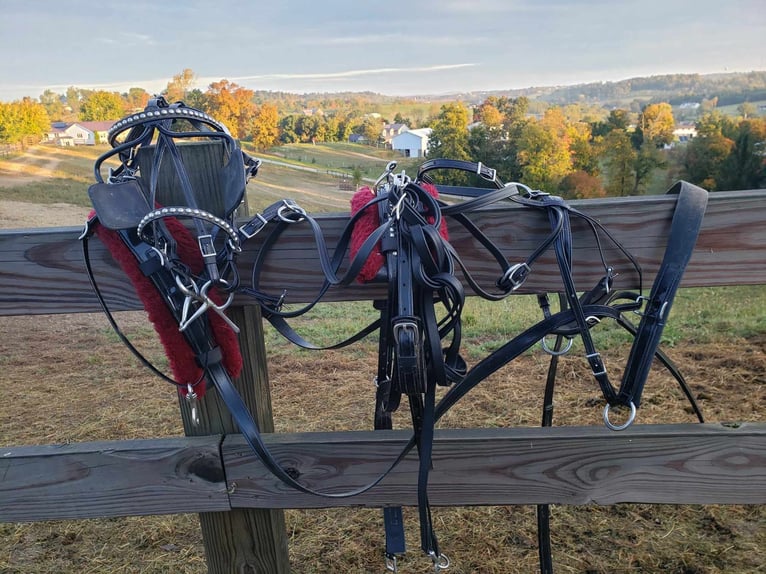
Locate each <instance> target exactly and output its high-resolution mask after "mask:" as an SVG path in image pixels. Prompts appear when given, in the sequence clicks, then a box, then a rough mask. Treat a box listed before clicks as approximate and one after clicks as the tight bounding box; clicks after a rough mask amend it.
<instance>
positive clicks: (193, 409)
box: [186, 383, 199, 427]
mask: <svg viewBox="0 0 766 574" xmlns="http://www.w3.org/2000/svg"><path fill="white" fill-rule="evenodd" d="M186 402H187V403H189V412H190V415H191V422H192V425H194V426H195V427H196V426H199V403H198V401H197V393H195V392H194V388H193V387H192V386H191V383H187V384H186Z"/></svg>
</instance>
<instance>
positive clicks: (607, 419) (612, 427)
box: [604, 401, 636, 431]
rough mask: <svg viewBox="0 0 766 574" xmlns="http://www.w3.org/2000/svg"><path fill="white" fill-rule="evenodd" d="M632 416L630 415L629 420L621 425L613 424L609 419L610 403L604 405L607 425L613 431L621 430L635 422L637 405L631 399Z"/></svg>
mask: <svg viewBox="0 0 766 574" xmlns="http://www.w3.org/2000/svg"><path fill="white" fill-rule="evenodd" d="M629 406H630V416H629V417H628V420H627V422H626V423H624V424H621V425H616V424H613V423H612V422H611V421H610V420H609V403H607V405H606V406H605V407H604V424H605V425H606V427H607V428H608V429H610V430H613V431H621V430H625V429H626V428H628V427H629V426H630V425H632V424H633V421H634V420H636V405H635V404H634V403H633V401H630V405H629Z"/></svg>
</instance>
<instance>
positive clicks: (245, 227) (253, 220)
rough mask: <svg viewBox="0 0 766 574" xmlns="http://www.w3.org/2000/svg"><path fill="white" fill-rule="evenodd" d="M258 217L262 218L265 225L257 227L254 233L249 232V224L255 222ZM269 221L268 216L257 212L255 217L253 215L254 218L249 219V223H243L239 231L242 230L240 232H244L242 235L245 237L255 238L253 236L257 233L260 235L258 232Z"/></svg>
mask: <svg viewBox="0 0 766 574" xmlns="http://www.w3.org/2000/svg"><path fill="white" fill-rule="evenodd" d="M256 219H260V220H261V223H263V225H261V226H259V227H258V228H257V229H256V230H255V231H253V232H252V233H249V232H248V231H247V227H248V226H250V225H251V224H253V223H254V222H255V220H256ZM267 223H268V221H267V220H266V218H265V217H263V215H261V214H260V213H256V214H255V216H254V217H253V218H252V219H251V220H250V221H248V222H247V223H245V224H243V225H242V226H241V227H240V228H239V232H240V233H241V234H242V235H243V236H244V237H245V239H252V238H253V237H255V236H256V235H258V233H260V231H261V229H263V228H264V227H266V224H267Z"/></svg>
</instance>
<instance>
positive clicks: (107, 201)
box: [88, 179, 151, 230]
mask: <svg viewBox="0 0 766 574" xmlns="http://www.w3.org/2000/svg"><path fill="white" fill-rule="evenodd" d="M88 195H89V196H90V200H91V202H92V203H93V208H94V209H95V210H96V215H98V219H99V221H100V222H101V225H103V226H104V227H106V228H108V229H114V230H119V229H131V228H135V227H138V224H139V222H140V221H141V219H143V217H144V216H145V215H146V214H147V213H149V212H150V211H151V207H150V206H149V201H148V200H147V199H146V195H145V194H144V192H143V189H142V187H141V183H140V182H139V181H138V180H137V179H130V180H127V181H121V182H119V183H96V184H93V185H91V186H90V188H88Z"/></svg>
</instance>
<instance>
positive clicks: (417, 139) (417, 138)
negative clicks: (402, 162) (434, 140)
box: [391, 128, 432, 157]
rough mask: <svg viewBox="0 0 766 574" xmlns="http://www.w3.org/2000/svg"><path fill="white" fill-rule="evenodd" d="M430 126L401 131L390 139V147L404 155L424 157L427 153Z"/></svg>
mask: <svg viewBox="0 0 766 574" xmlns="http://www.w3.org/2000/svg"><path fill="white" fill-rule="evenodd" d="M431 131H432V130H431V128H420V129H417V130H408V131H406V132H402V133H400V134H399V135H397V136H394V137H393V138H392V139H391V149H394V150H398V151H401V152H402V154H404V157H424V156H425V155H426V153H428V138H429V137H430V136H431Z"/></svg>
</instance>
